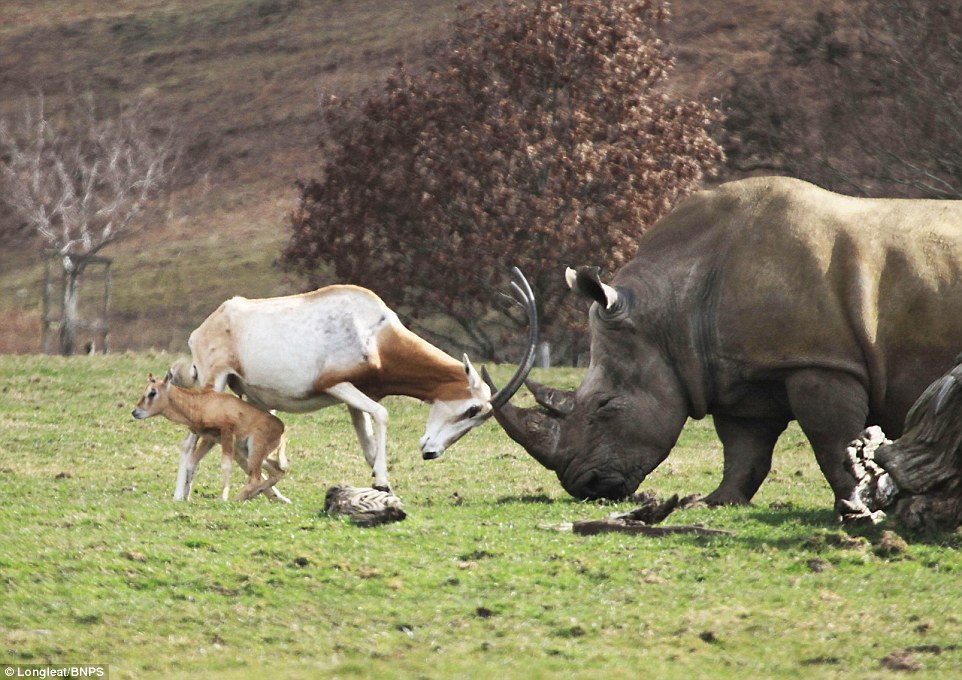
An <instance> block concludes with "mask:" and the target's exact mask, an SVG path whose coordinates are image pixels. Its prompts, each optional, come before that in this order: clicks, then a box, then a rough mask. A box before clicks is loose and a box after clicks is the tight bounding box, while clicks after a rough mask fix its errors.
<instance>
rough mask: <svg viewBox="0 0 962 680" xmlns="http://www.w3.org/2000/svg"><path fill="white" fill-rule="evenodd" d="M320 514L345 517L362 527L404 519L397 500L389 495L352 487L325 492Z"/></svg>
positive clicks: (402, 507)
mask: <svg viewBox="0 0 962 680" xmlns="http://www.w3.org/2000/svg"><path fill="white" fill-rule="evenodd" d="M324 511H325V512H326V513H328V514H329V515H331V516H334V517H337V516H339V515H347V517H348V518H349V519H350V520H351V522H353V523H354V524H357V525H358V526H362V527H373V526H377V525H378V524H386V523H387V522H400V521H401V520H402V519H404V518H405V517H407V513H405V512H404V505H403V504H402V503H401V499H400V498H398V497H397V496H395V495H394V494H393V493H388V492H386V491H379V490H377V489H371V488H355V487H353V486H332V487H331V488H330V489H328V490H327V495H326V496H325V498H324Z"/></svg>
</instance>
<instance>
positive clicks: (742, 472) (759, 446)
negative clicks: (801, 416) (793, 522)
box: [705, 415, 788, 505]
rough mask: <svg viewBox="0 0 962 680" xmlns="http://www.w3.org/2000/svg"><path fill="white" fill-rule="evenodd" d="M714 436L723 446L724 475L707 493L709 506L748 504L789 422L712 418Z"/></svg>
mask: <svg viewBox="0 0 962 680" xmlns="http://www.w3.org/2000/svg"><path fill="white" fill-rule="evenodd" d="M714 421H715V432H717V433H718V438H719V439H720V440H721V442H722V446H723V447H724V455H725V471H724V473H723V474H722V481H721V484H720V485H719V486H718V488H717V489H715V491H713V492H712V493H710V494H709V495H708V496H707V497H706V498H705V502H706V503H708V504H709V505H740V504H743V503H747V502H749V501H750V500H751V499H752V496H754V495H755V492H756V491H758V487H759V486H761V483H762V482H763V481H764V480H765V477H766V476H767V475H768V471H769V470H770V469H771V467H772V451H773V449H774V448H775V442H776V441H778V437H779V435H781V433H782V432H784V431H785V428H786V427H787V426H788V421H787V420H785V419H780V418H733V417H730V416H723V415H716V416H714Z"/></svg>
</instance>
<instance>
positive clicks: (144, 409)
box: [133, 374, 288, 501]
mask: <svg viewBox="0 0 962 680" xmlns="http://www.w3.org/2000/svg"><path fill="white" fill-rule="evenodd" d="M156 415H162V416H164V417H165V418H167V419H168V420H171V421H173V422H175V423H179V424H181V425H186V426H187V428H188V429H189V430H190V431H191V432H192V433H193V434H194V435H196V436H197V437H198V438H199V441H198V442H197V446H196V448H194V449H193V451H192V454H191V456H190V458H189V459H188V461H187V470H186V473H187V478H186V480H185V481H186V488H185V492H186V494H185V498H186V497H189V495H190V485H191V483H192V481H193V476H194V472H195V471H196V469H197V464H198V463H199V462H200V460H201V459H202V458H203V457H204V456H205V455H206V454H207V452H208V451H210V449H211V448H212V447H213V446H214V445H215V444H217V443H220V446H221V452H222V453H221V472H222V478H223V488H222V492H221V498H223V499H224V500H227V498H228V494H229V491H230V473H231V461H232V460H236V461H237V463H238V465H240V466H241V468H242V469H244V470H245V471H246V472H247V483H246V484H245V485H244V488H243V489H242V490H241V492H240V493H239V494H238V496H237V499H238V500H247V499H249V498H253V497H254V496H256V495H257V494H259V493H261V492H265V494H266V495H267V496H268V497H270V498H273V499H276V500H281V501H286V500H287V499H286V498H284V497H283V496H281V495H280V494H279V493H278V492H277V491H276V490H275V489H274V485H275V484H276V483H277V481H278V480H279V479H280V478H281V477H282V476H283V475H284V474H285V473H286V472H287V467H288V465H287V458H286V456H285V439H284V423H283V422H281V420H280V418H278V417H277V416H274V415H272V414H270V413H267V412H266V411H262V410H260V409H259V408H257V407H256V406H253V405H251V404H248V403H246V402H244V401H241V400H240V399H238V398H237V397H235V396H233V395H231V394H226V393H223V392H215V391H214V390H212V389H204V390H201V391H197V390H188V389H183V388H181V387H178V386H176V385H174V384H172V383H171V381H170V375H169V374H168V377H167V378H165V379H164V380H163V381H161V380H158V379H157V378H155V377H154V376H153V375H150V376H149V377H148V383H147V388H146V390H144V394H143V396H142V397H141V399H140V401H139V402H138V403H137V406H136V407H135V408H134V410H133V416H134V418H137V419H145V418H149V417H151V416H156ZM240 449H243V450H246V452H247V456H246V457H245V456H244V455H243V454H242V453H241V451H240ZM274 451H276V452H277V462H276V463H275V462H274V461H272V460H269V459H268V456H269V455H270V454H271V453H273V452H274ZM265 467H266V468H267V479H262V478H261V477H262V474H261V473H262V470H263V468H265Z"/></svg>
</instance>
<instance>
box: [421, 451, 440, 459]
mask: <svg viewBox="0 0 962 680" xmlns="http://www.w3.org/2000/svg"><path fill="white" fill-rule="evenodd" d="M421 457H422V458H424V460H434V459H435V458H440V457H441V454H440V453H438V452H437V451H423V452H422V453H421Z"/></svg>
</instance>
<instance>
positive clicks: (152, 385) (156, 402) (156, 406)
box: [131, 374, 167, 420]
mask: <svg viewBox="0 0 962 680" xmlns="http://www.w3.org/2000/svg"><path fill="white" fill-rule="evenodd" d="M166 388H167V381H166V380H164V381H163V382H161V381H160V380H157V378H155V377H154V376H153V374H151V375H149V376H148V377H147V389H145V390H144V396H142V397H141V398H140V401H138V402H137V406H135V407H134V410H133V411H132V412H131V415H132V416H133V417H134V418H136V419H137V420H143V419H144V418H149V417H151V416H155V415H157V414H158V413H160V412H161V411H162V410H163V409H164V404H166V403H167V389H166Z"/></svg>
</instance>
